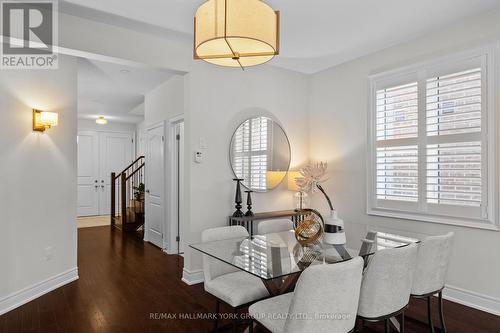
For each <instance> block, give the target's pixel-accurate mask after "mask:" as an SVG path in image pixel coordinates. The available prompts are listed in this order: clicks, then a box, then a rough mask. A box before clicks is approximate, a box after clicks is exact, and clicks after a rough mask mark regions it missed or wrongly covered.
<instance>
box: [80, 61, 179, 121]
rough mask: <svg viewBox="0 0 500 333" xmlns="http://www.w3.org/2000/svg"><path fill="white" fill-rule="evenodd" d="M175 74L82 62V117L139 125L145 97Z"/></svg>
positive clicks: (104, 63) (152, 69) (102, 63)
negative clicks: (103, 118) (102, 118)
mask: <svg viewBox="0 0 500 333" xmlns="http://www.w3.org/2000/svg"><path fill="white" fill-rule="evenodd" d="M172 76H173V74H172V73H170V72H167V71H163V70H158V69H154V68H138V67H130V66H124V65H118V64H112V63H107V62H101V61H95V60H88V59H83V58H79V59H78V117H79V118H82V119H97V117H98V116H105V117H106V118H107V119H109V120H110V121H116V122H126V123H138V122H141V121H142V120H143V119H144V107H142V106H141V104H142V103H143V102H144V95H145V94H146V93H148V92H149V91H151V90H152V89H154V88H155V87H157V86H158V85H159V84H161V83H162V82H165V81H166V80H168V79H170V78H171V77H172Z"/></svg>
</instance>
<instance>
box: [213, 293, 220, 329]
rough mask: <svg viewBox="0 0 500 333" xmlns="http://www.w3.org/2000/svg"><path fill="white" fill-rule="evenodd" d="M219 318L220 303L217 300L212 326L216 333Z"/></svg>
mask: <svg viewBox="0 0 500 333" xmlns="http://www.w3.org/2000/svg"><path fill="white" fill-rule="evenodd" d="M219 317H220V301H219V300H218V299H217V301H216V303H215V324H214V330H213V331H214V332H217V328H218V327H219Z"/></svg>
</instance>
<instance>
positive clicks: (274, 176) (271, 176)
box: [266, 170, 286, 190]
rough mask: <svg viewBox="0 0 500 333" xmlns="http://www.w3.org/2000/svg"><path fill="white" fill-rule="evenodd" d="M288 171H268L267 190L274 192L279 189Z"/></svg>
mask: <svg viewBox="0 0 500 333" xmlns="http://www.w3.org/2000/svg"><path fill="white" fill-rule="evenodd" d="M285 176H286V171H273V170H271V171H267V172H266V188H267V189H268V190H272V189H273V188H275V187H277V186H278V185H279V184H280V183H281V182H282V181H283V179H284V178H285Z"/></svg>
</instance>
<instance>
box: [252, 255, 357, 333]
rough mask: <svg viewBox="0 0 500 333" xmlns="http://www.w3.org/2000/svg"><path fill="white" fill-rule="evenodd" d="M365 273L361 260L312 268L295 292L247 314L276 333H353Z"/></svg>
mask: <svg viewBox="0 0 500 333" xmlns="http://www.w3.org/2000/svg"><path fill="white" fill-rule="evenodd" d="M362 271H363V260H362V259H361V258H360V257H356V258H354V259H352V260H349V261H345V262H342V263H337V264H331V265H326V264H325V265H314V266H310V267H308V268H307V269H305V270H304V272H303V273H302V275H301V276H300V277H299V280H298V282H297V285H296V287H295V291H294V292H292V293H288V294H284V295H280V296H276V297H273V298H268V299H266V300H263V301H260V302H257V303H254V304H253V305H251V306H250V308H249V309H248V311H249V312H250V315H251V316H252V318H254V319H255V320H256V321H257V322H259V323H260V324H261V325H263V326H265V327H266V328H267V329H268V330H270V331H271V332H273V333H282V332H283V333H284V332H286V333H299V332H308V333H312V332H314V333H322V332H328V333H346V332H350V331H352V330H353V329H354V325H355V323H356V309H357V308H358V299H359V290H360V286H361V274H362ZM252 330H253V325H251V326H250V331H252Z"/></svg>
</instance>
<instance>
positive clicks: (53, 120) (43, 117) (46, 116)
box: [33, 109, 59, 132]
mask: <svg viewBox="0 0 500 333" xmlns="http://www.w3.org/2000/svg"><path fill="white" fill-rule="evenodd" d="M58 123H59V115H58V114H57V113H55V112H46V111H40V110H36V109H33V130H34V131H38V132H43V131H45V130H46V129H48V128H51V127H53V126H57V125H58Z"/></svg>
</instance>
